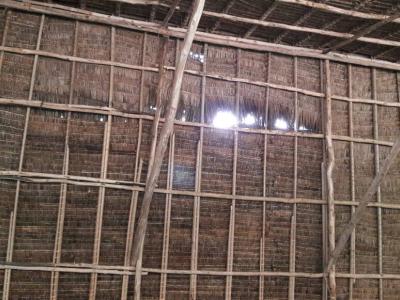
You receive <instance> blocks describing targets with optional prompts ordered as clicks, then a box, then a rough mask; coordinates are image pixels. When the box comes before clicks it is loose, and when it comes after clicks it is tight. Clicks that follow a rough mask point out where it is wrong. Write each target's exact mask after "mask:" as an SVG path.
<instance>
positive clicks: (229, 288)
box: [225, 49, 240, 300]
mask: <svg viewBox="0 0 400 300" xmlns="http://www.w3.org/2000/svg"><path fill="white" fill-rule="evenodd" d="M239 73H240V50H239V49H238V50H237V52H236V76H237V77H239ZM239 91H240V83H239V82H236V93H235V115H236V117H237V119H238V120H239V119H240V114H239ZM239 122H240V121H239ZM233 134H234V142H233V143H234V146H233V170H232V173H233V175H232V195H233V200H232V205H231V215H230V221H229V235H228V255H227V264H226V267H227V271H228V272H232V270H233V247H234V242H235V213H236V209H235V208H236V200H235V195H236V171H237V152H238V131H237V130H234V131H233ZM231 297H232V275H227V277H226V285H225V299H226V300H229V299H231Z"/></svg>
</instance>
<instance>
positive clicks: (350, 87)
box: [326, 65, 356, 299]
mask: <svg viewBox="0 0 400 300" xmlns="http://www.w3.org/2000/svg"><path fill="white" fill-rule="evenodd" d="M352 70H353V68H352V66H351V65H348V66H347V74H348V75H347V76H348V91H347V92H348V96H349V97H350V98H351V97H353V74H352ZM348 108H349V136H350V137H351V138H353V137H354V130H353V128H354V125H353V103H352V102H349V103H348ZM350 188H351V190H350V192H351V201H353V202H355V201H356V184H355V159H354V142H353V141H350ZM353 214H354V206H351V215H353ZM326 263H327V262H326ZM355 272H356V231H355V230H353V232H352V233H351V240H350V273H352V274H354V273H355ZM354 283H355V280H353V279H350V281H349V298H350V299H352V298H353V287H354Z"/></svg>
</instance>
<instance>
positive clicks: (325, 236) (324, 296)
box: [319, 60, 329, 300]
mask: <svg viewBox="0 0 400 300" xmlns="http://www.w3.org/2000/svg"><path fill="white" fill-rule="evenodd" d="M319 68H320V70H319V71H320V92H323V91H324V90H325V80H324V78H325V73H324V72H325V71H324V70H325V62H324V61H323V60H320V66H319ZM324 111H325V107H324V105H321V121H322V124H323V131H324V132H325V128H324V127H325V112H324ZM325 148H326V147H325V140H324V139H323V140H322V157H323V162H322V163H321V192H322V193H321V194H322V200H324V202H325V203H326V202H327V197H326V176H325V174H326V171H325V170H326V166H325V158H326V149H325ZM321 214H322V265H323V266H324V265H325V264H326V263H327V262H328V256H329V253H328V247H327V245H328V234H329V232H328V226H327V225H328V224H327V221H328V218H327V214H328V211H327V205H326V204H323V205H321ZM326 284H327V282H326V280H325V278H322V300H327V299H328V287H327V285H326Z"/></svg>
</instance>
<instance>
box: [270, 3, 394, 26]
mask: <svg viewBox="0 0 400 300" xmlns="http://www.w3.org/2000/svg"><path fill="white" fill-rule="evenodd" d="M277 1H279V2H280V3H286V4H296V5H302V6H307V7H312V8H314V9H318V10H322V11H326V12H330V13H334V14H338V15H344V16H349V17H355V18H361V19H366V20H386V19H388V18H390V16H388V15H382V14H374V13H364V12H361V11H356V10H348V9H343V8H340V7H337V6H333V5H328V4H324V3H319V2H314V1H309V0H277ZM390 22H394V23H400V19H398V18H397V19H393V20H391V21H390Z"/></svg>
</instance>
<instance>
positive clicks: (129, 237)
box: [121, 32, 147, 300]
mask: <svg viewBox="0 0 400 300" xmlns="http://www.w3.org/2000/svg"><path fill="white" fill-rule="evenodd" d="M146 43H147V34H146V32H145V33H143V45H142V62H141V63H142V66H144V64H145V58H146ZM144 74H145V72H144V70H142V71H141V76H140V91H139V93H140V94H139V111H140V112H143V97H144V94H143V93H144ZM142 130H143V120H142V119H139V133H138V140H137V145H136V159H135V174H134V179H133V180H134V181H135V182H140V180H141V177H142V167H143V159H141V158H140V148H141V142H142ZM138 198H139V192H138V191H133V192H132V197H131V205H130V208H129V219H128V229H127V233H126V247H125V260H124V266H129V265H130V263H131V256H132V246H133V233H134V231H135V217H136V210H137V202H138ZM141 276H142V274H141V271H140V270H136V272H135V299H137V297H139V298H140V282H141ZM128 283H129V276H128V275H124V276H123V277H122V292H121V300H126V299H127V297H128ZM137 286H138V290H139V291H138V295H136V292H137V291H136V287H137Z"/></svg>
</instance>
